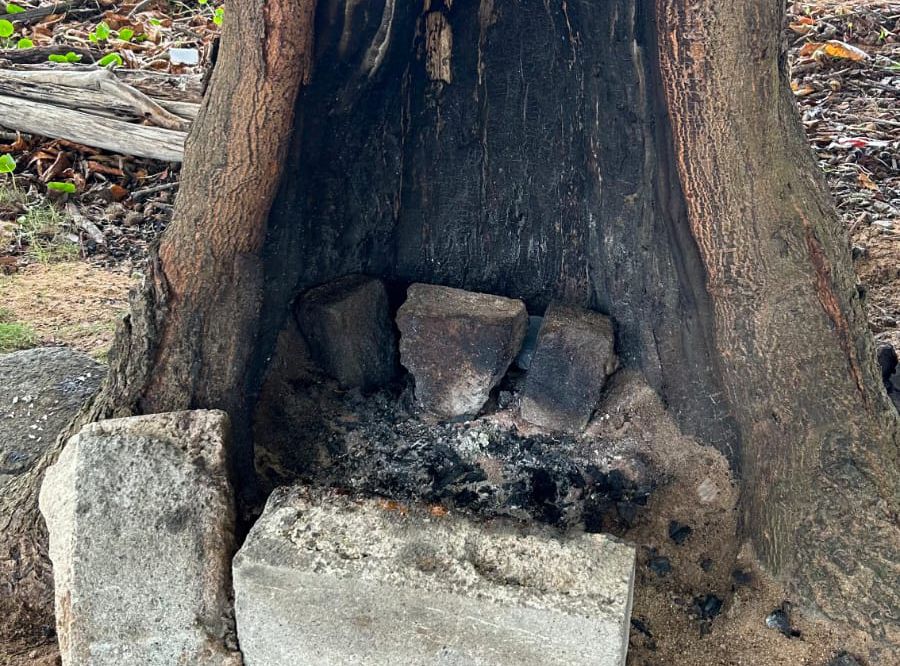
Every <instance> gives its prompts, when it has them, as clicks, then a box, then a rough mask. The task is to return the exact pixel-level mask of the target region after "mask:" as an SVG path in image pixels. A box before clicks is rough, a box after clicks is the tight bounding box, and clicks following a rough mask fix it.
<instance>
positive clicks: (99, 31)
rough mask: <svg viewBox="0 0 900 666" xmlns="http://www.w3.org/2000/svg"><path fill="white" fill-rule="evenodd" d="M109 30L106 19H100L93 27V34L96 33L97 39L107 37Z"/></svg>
mask: <svg viewBox="0 0 900 666" xmlns="http://www.w3.org/2000/svg"><path fill="white" fill-rule="evenodd" d="M111 32H112V30H110V29H109V25H108V24H107V23H106V21H100V23H98V24H97V27H96V28H94V34H95V35H97V39H99V40H104V39H108V38H109V35H110V33H111Z"/></svg>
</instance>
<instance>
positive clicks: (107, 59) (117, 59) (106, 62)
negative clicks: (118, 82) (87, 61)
mask: <svg viewBox="0 0 900 666" xmlns="http://www.w3.org/2000/svg"><path fill="white" fill-rule="evenodd" d="M122 62H123V61H122V56H120V55H119V54H118V53H107V54H106V55H105V56H103V57H102V58H100V60H98V61H97V64H98V65H100V66H101V67H110V66H113V67H121V66H122Z"/></svg>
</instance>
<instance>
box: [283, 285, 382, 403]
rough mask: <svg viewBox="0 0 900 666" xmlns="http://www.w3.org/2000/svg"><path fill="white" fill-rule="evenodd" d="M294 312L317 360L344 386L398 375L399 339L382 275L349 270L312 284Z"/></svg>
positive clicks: (365, 384)
mask: <svg viewBox="0 0 900 666" xmlns="http://www.w3.org/2000/svg"><path fill="white" fill-rule="evenodd" d="M296 318H297V323H298V325H299V327H300V331H301V332H302V333H303V337H304V338H305V340H306V343H307V344H308V345H309V351H310V354H311V356H312V358H313V360H314V361H315V362H316V363H317V364H318V365H319V366H320V367H321V368H322V370H324V371H325V372H326V373H327V374H329V375H331V376H332V377H334V378H335V379H336V380H337V381H338V383H339V384H340V385H341V386H342V387H344V388H355V387H358V388H362V389H372V388H376V387H378V386H382V385H384V384H387V383H388V382H389V381H391V379H393V378H394V374H395V372H396V369H397V350H396V339H395V337H394V327H393V324H392V323H391V318H390V312H389V308H388V296H387V291H386V290H385V287H384V283H382V282H381V280H377V279H375V278H371V277H367V276H365V275H348V276H346V277H343V278H340V279H339V280H335V281H334V282H329V283H328V284H324V285H322V286H319V287H316V288H315V289H311V290H310V291H308V292H306V293H304V294H303V295H302V296H301V297H300V299H299V300H298V301H297V307H296Z"/></svg>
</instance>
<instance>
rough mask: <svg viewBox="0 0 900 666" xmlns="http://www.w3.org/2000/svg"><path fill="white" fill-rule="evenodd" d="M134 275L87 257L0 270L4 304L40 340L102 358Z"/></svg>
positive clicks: (13, 317)
mask: <svg viewBox="0 0 900 666" xmlns="http://www.w3.org/2000/svg"><path fill="white" fill-rule="evenodd" d="M134 282H135V279H134V278H133V277H131V275H130V274H129V273H128V272H127V271H123V270H121V269H120V270H110V269H103V268H98V267H96V266H92V265H90V264H88V263H85V262H80V261H79V262H66V263H60V264H39V263H38V264H31V265H27V266H23V267H22V268H21V269H20V270H19V271H18V272H16V273H14V274H12V275H0V304H2V307H3V309H4V310H5V311H6V312H7V313H8V315H7V316H9V317H10V318H12V319H13V320H15V321H16V322H22V323H24V324H27V325H28V326H29V327H30V328H31V329H32V330H33V331H34V333H35V334H36V336H37V342H38V343H39V344H41V345H69V346H71V347H75V348H76V349H80V350H81V351H83V352H86V353H87V354H90V355H91V356H93V357H94V358H97V359H101V360H102V359H103V358H105V356H106V352H107V351H108V349H109V346H110V344H111V343H112V338H113V333H114V332H115V326H116V322H117V321H118V320H119V318H120V317H121V316H122V314H124V312H125V310H126V309H127V307H128V298H127V296H128V290H129V288H130V287H131V285H132V284H134Z"/></svg>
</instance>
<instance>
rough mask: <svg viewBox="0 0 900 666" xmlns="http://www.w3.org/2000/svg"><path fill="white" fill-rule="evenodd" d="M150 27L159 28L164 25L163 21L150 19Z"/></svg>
mask: <svg viewBox="0 0 900 666" xmlns="http://www.w3.org/2000/svg"><path fill="white" fill-rule="evenodd" d="M150 25H157V26H158V25H162V21H160V20H159V19H155V18H152V19H150Z"/></svg>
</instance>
